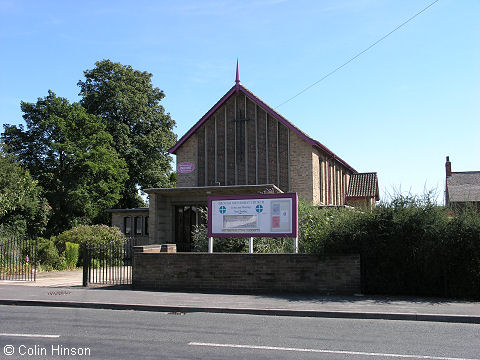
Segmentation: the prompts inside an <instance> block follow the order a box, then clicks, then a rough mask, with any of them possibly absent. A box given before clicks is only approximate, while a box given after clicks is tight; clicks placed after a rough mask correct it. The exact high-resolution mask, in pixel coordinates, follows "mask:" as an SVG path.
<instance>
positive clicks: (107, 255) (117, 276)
mask: <svg viewBox="0 0 480 360" xmlns="http://www.w3.org/2000/svg"><path fill="white" fill-rule="evenodd" d="M142 240H143V239H139V238H135V237H132V238H122V239H118V240H116V241H111V242H106V243H101V244H95V245H91V244H86V245H85V246H84V247H83V286H88V285H89V284H104V285H125V284H131V283H132V260H133V247H134V246H136V245H142V242H144V240H143V241H142Z"/></svg>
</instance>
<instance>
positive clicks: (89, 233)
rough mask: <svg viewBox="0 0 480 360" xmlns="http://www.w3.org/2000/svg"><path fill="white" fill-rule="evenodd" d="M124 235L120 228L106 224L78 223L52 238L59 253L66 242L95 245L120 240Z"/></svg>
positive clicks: (63, 249)
mask: <svg viewBox="0 0 480 360" xmlns="http://www.w3.org/2000/svg"><path fill="white" fill-rule="evenodd" d="M124 237H125V235H123V234H122V232H121V231H120V229H118V228H116V227H110V226H106V225H79V226H76V227H74V228H72V229H70V230H67V231H64V232H63V233H61V234H60V235H57V236H56V237H55V238H54V241H55V245H56V246H57V248H58V250H59V252H60V253H62V252H64V251H65V244H66V243H67V242H70V243H74V244H78V245H80V246H81V245H83V244H87V243H88V244H89V245H97V244H102V243H109V242H121V239H123V238H124Z"/></svg>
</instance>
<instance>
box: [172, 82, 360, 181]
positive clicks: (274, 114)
mask: <svg viewBox="0 0 480 360" xmlns="http://www.w3.org/2000/svg"><path fill="white" fill-rule="evenodd" d="M237 92H242V93H243V94H245V96H247V97H248V98H249V99H250V100H251V101H253V102H254V103H256V104H257V105H258V106H260V107H261V108H262V109H264V110H265V111H266V112H267V113H269V114H270V115H271V116H272V117H273V118H275V119H277V120H278V121H279V122H280V123H282V124H283V125H285V126H286V127H287V128H289V129H290V130H292V131H293V132H295V133H296V134H297V135H298V136H300V138H301V139H303V140H304V141H306V142H307V143H309V144H310V145H312V146H313V147H315V148H317V149H319V150H321V151H323V152H325V153H327V154H328V155H329V156H330V157H332V158H333V159H335V160H336V161H338V162H339V163H340V164H342V165H343V166H345V167H346V168H347V169H349V170H350V171H352V172H353V173H356V172H357V171H356V170H355V169H354V168H353V167H351V166H350V165H349V164H348V163H347V162H345V161H344V160H342V159H341V158H340V157H338V156H337V155H335V154H334V153H333V152H332V151H331V150H330V149H328V148H327V147H326V146H324V145H323V144H321V143H320V142H319V141H316V140H314V139H312V138H311V137H310V136H308V135H307V134H305V133H304V132H303V131H301V130H300V129H298V128H297V127H296V126H295V125H293V124H292V123H291V122H290V121H288V120H287V119H286V118H284V117H283V116H282V115H280V114H279V113H278V112H276V111H275V110H274V109H273V108H271V107H270V106H268V105H267V104H266V103H264V102H263V101H262V100H261V99H260V98H259V97H257V96H256V95H255V94H254V93H253V92H251V91H250V90H248V89H247V88H246V87H245V86H243V85H242V84H240V82H239V81H236V84H235V85H234V86H233V87H232V88H231V89H230V90H228V91H227V93H226V94H225V95H224V96H223V97H222V98H221V99H220V100H219V101H218V102H217V103H216V104H215V105H214V106H213V107H212V108H211V109H210V110H208V111H207V113H206V114H205V115H203V116H202V118H201V119H200V120H199V121H197V123H196V124H195V125H193V126H192V127H191V128H190V130H188V131H187V133H186V134H185V135H183V136H182V137H181V138H180V140H178V142H177V143H176V144H175V145H174V146H173V147H171V148H170V149H168V152H169V153H170V154H175V153H176V151H177V150H178V148H179V147H180V146H182V145H183V143H185V142H186V141H187V140H188V139H189V138H190V137H191V136H192V135H193V134H194V133H195V132H196V131H197V130H198V129H199V128H200V127H201V126H202V125H203V124H204V123H205V122H206V121H207V120H208V119H209V118H210V116H212V115H213V114H214V113H215V111H217V110H218V109H219V108H220V107H221V106H222V105H223V104H225V103H226V102H227V101H228V99H229V98H230V97H231V96H232V95H234V94H235V93H237Z"/></svg>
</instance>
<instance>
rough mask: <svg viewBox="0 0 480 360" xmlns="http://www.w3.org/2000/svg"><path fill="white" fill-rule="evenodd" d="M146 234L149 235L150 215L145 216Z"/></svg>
mask: <svg viewBox="0 0 480 360" xmlns="http://www.w3.org/2000/svg"><path fill="white" fill-rule="evenodd" d="M145 235H148V216H145Z"/></svg>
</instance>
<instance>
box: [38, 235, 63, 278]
mask: <svg viewBox="0 0 480 360" xmlns="http://www.w3.org/2000/svg"><path fill="white" fill-rule="evenodd" d="M37 263H39V264H40V265H41V266H42V268H43V269H45V270H47V271H48V270H63V269H64V268H65V263H64V261H63V259H62V258H61V257H60V255H59V253H58V250H57V248H56V246H55V244H54V243H53V241H52V240H50V239H45V238H38V239H37Z"/></svg>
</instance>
